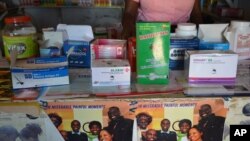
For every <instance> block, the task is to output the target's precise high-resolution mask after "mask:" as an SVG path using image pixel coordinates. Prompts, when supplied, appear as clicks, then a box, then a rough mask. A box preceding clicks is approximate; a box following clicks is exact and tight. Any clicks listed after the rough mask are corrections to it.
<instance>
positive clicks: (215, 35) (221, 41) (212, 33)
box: [198, 24, 229, 50]
mask: <svg viewBox="0 0 250 141" xmlns="http://www.w3.org/2000/svg"><path fill="white" fill-rule="evenodd" d="M227 27H228V24H200V25H199V30H198V38H199V39H200V47H199V50H229V42H228V40H226V38H225V37H224V35H223V32H224V31H225V30H226V28H227Z"/></svg>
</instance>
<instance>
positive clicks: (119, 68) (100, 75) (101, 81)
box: [91, 59, 131, 86]
mask: <svg viewBox="0 0 250 141" xmlns="http://www.w3.org/2000/svg"><path fill="white" fill-rule="evenodd" d="M91 72H92V86H122V85H130V79H131V69H130V65H129V62H128V60H125V59H124V60H123V59H95V60H93V62H92V67H91Z"/></svg>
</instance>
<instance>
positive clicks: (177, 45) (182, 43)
mask: <svg viewBox="0 0 250 141" xmlns="http://www.w3.org/2000/svg"><path fill="white" fill-rule="evenodd" d="M198 49H199V39H198V38H197V37H191V38H183V37H182V38H181V37H176V36H171V38H170V51H169V58H170V60H169V61H170V62H169V68H170V69H171V70H183V69H184V57H185V51H186V50H198Z"/></svg>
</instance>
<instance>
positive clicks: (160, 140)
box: [157, 119, 177, 141]
mask: <svg viewBox="0 0 250 141" xmlns="http://www.w3.org/2000/svg"><path fill="white" fill-rule="evenodd" d="M170 124H171V123H170V121H169V120H168V119H163V120H162V121H161V130H158V131H157V141H177V135H176V133H175V132H173V131H169V127H170Z"/></svg>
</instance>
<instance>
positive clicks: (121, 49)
mask: <svg viewBox="0 0 250 141" xmlns="http://www.w3.org/2000/svg"><path fill="white" fill-rule="evenodd" d="M126 43H127V41H126V40H118V39H95V40H94V41H93V42H92V43H91V55H92V60H93V59H125V58H126V54H125V53H126V46H127V44H126Z"/></svg>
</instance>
